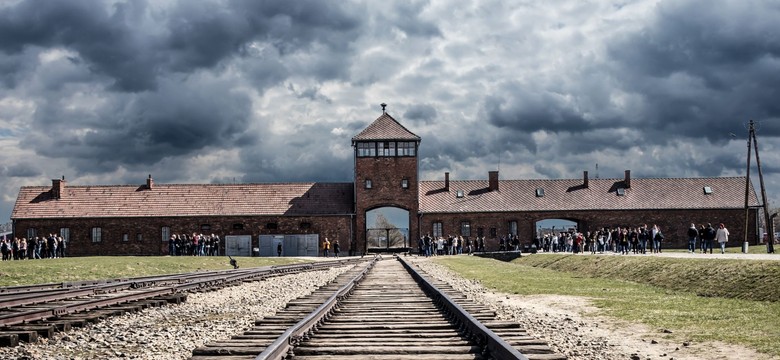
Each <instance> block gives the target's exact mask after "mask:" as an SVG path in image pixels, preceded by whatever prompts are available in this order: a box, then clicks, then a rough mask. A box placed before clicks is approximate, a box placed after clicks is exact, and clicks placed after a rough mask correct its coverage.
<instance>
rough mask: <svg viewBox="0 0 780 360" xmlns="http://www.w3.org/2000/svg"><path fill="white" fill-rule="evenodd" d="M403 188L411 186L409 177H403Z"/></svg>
mask: <svg viewBox="0 0 780 360" xmlns="http://www.w3.org/2000/svg"><path fill="white" fill-rule="evenodd" d="M401 188H403V189H408V188H409V179H401Z"/></svg>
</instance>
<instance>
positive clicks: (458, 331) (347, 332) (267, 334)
mask: <svg viewBox="0 0 780 360" xmlns="http://www.w3.org/2000/svg"><path fill="white" fill-rule="evenodd" d="M284 358H292V359H302V360H330V359H399V360H404V359H418V360H419V359H423V360H433V359H448V360H458V359H528V360H562V359H566V357H565V356H563V355H560V354H556V353H555V352H554V351H552V349H550V347H549V346H547V344H546V343H545V342H544V341H542V340H539V339H535V338H533V337H532V336H529V335H528V333H526V332H525V330H523V329H522V328H520V326H519V324H517V323H512V322H505V321H499V320H496V319H495V313H494V312H493V311H491V310H489V309H487V308H486V307H484V306H482V305H478V304H476V303H474V302H472V301H470V300H469V299H467V298H466V297H465V296H463V295H461V294H459V293H457V292H455V291H454V290H453V289H452V288H450V287H448V286H445V285H444V284H441V283H432V282H431V281H430V280H428V279H426V278H425V276H424V274H421V273H419V272H418V271H417V270H416V269H415V268H414V267H413V266H412V265H410V264H408V263H407V262H406V261H405V260H404V259H403V258H398V261H396V260H390V259H387V260H382V261H375V262H372V263H370V264H365V265H363V266H358V267H355V268H354V269H352V270H350V271H348V272H346V273H344V274H342V275H341V276H339V277H338V278H337V279H336V280H335V281H333V282H332V283H330V284H329V285H327V286H325V287H323V288H320V289H318V290H317V291H315V292H314V293H312V294H311V295H309V296H307V297H304V298H301V299H297V300H295V301H292V302H290V303H288V305H287V307H286V308H285V309H283V310H281V311H279V312H278V313H277V314H276V315H274V316H271V317H267V318H264V319H260V320H257V321H256V323H255V326H254V327H253V328H251V329H250V330H247V331H246V332H244V333H243V334H241V335H236V336H234V337H233V338H231V339H229V340H224V341H220V342H215V343H211V344H206V345H205V346H202V347H200V348H197V349H195V350H193V356H192V357H191V359H192V360H252V359H257V360H261V359H284Z"/></svg>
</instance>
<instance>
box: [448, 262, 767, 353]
mask: <svg viewBox="0 0 780 360" xmlns="http://www.w3.org/2000/svg"><path fill="white" fill-rule="evenodd" d="M436 261H437V262H439V263H441V264H443V265H445V266H447V267H449V268H450V269H452V270H454V271H456V272H458V273H460V274H461V275H462V276H464V277H466V278H469V279H476V280H479V281H480V282H481V283H482V284H483V285H484V286H486V287H488V288H492V289H495V290H496V291H499V292H504V293H509V294H520V295H536V294H546V295H570V296H582V297H586V298H589V299H591V301H592V303H593V305H594V306H596V307H597V308H599V309H600V311H601V313H600V315H608V316H613V317H615V318H619V319H623V320H627V321H630V322H640V323H644V324H647V325H649V326H650V327H651V328H656V329H670V330H672V331H673V333H672V334H666V335H664V336H666V337H671V338H675V339H679V340H681V341H688V340H692V341H697V342H702V341H711V340H719V341H723V342H727V343H733V344H741V345H745V346H748V347H751V348H753V349H756V350H758V351H760V352H764V353H768V354H772V355H776V356H780V346H778V345H777V339H778V338H780V301H778V300H780V296H779V295H778V294H780V262H777V261H774V262H767V261H748V260H734V261H730V260H719V261H706V260H693V259H667V258H640V257H618V256H574V255H547V254H537V255H533V256H524V257H522V258H520V259H517V260H514V261H512V262H510V263H506V262H501V261H497V260H491V259H483V258H478V257H471V256H458V257H441V258H436ZM750 299H763V300H750Z"/></svg>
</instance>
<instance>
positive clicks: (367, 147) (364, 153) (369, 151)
mask: <svg viewBox="0 0 780 360" xmlns="http://www.w3.org/2000/svg"><path fill="white" fill-rule="evenodd" d="M357 155H358V157H368V156H376V143H373V142H362V143H358V144H357Z"/></svg>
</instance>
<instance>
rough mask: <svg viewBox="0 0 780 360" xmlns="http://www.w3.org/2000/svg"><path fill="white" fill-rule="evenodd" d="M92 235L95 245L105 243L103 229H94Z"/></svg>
mask: <svg viewBox="0 0 780 360" xmlns="http://www.w3.org/2000/svg"><path fill="white" fill-rule="evenodd" d="M91 235H92V242H93V243H98V242H101V241H103V229H101V228H99V227H93V228H92V231H91Z"/></svg>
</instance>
